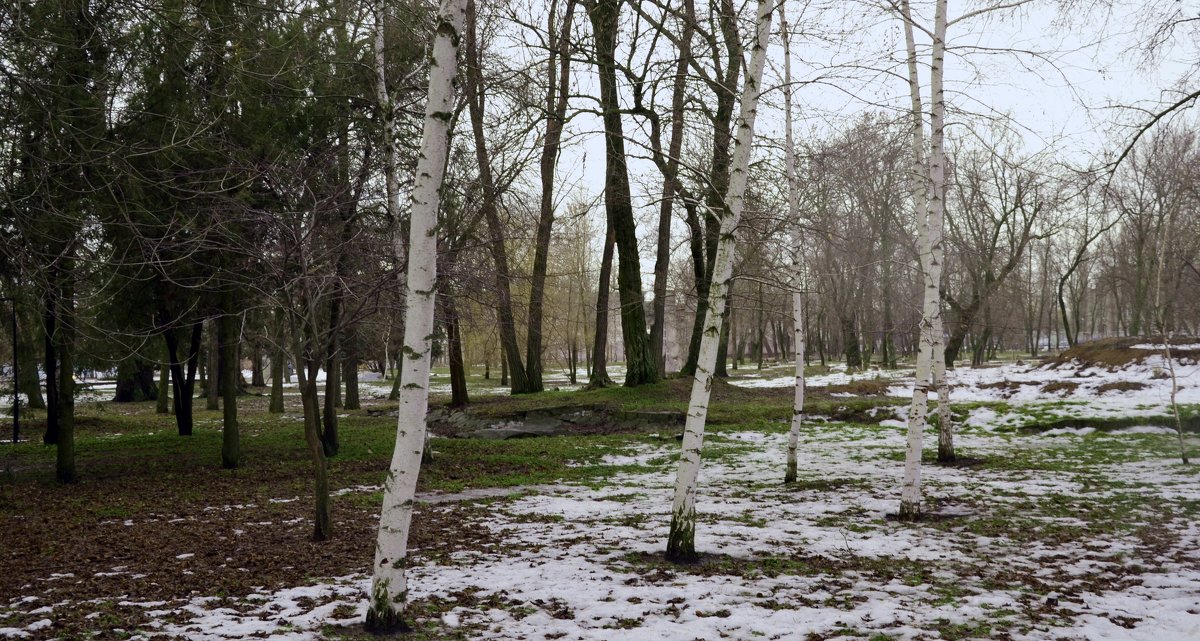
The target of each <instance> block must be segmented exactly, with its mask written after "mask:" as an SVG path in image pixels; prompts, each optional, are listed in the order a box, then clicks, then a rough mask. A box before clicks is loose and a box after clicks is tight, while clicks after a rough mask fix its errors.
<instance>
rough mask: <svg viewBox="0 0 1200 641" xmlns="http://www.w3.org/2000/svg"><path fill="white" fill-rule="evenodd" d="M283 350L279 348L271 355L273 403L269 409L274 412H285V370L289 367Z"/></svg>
mask: <svg viewBox="0 0 1200 641" xmlns="http://www.w3.org/2000/svg"><path fill="white" fill-rule="evenodd" d="M285 359H286V357H285V356H284V355H283V350H278V351H276V352H275V355H274V356H272V357H271V403H270V405H269V406H268V407H267V411H268V412H270V413H272V414H282V413H283V372H284V371H285V368H286V367H287V363H286V360H285Z"/></svg>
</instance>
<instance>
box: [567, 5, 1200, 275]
mask: <svg viewBox="0 0 1200 641" xmlns="http://www.w3.org/2000/svg"><path fill="white" fill-rule="evenodd" d="M698 4H700V3H698ZM805 4H806V3H803V2H798V1H795V0H787V4H786V9H787V11H788V14H789V15H788V17H789V21H790V22H791V23H792V24H793V30H797V29H798V28H800V27H804V28H806V29H807V30H808V31H809V33H810V34H822V33H826V34H840V35H835V36H834V37H833V38H832V39H833V40H835V42H834V43H833V44H830V43H824V42H820V41H819V40H818V38H817V37H813V36H808V35H805V34H803V33H798V34H796V35H794V36H793V41H792V42H793V45H792V46H793V76H794V78H796V79H797V80H806V79H808V80H811V79H816V78H821V77H826V76H829V75H831V74H832V75H835V76H839V78H838V79H836V80H831V81H829V82H824V83H820V84H810V85H807V86H802V87H799V88H798V90H797V93H796V96H795V100H796V105H797V107H796V113H795V114H794V116H795V117H796V119H797V135H798V137H799V139H803V138H805V137H806V136H812V135H814V134H816V133H825V132H828V131H830V130H832V129H834V128H837V127H839V126H841V125H843V124H844V123H846V122H848V121H850V120H852V119H853V118H855V117H856V116H858V115H859V114H861V113H863V112H864V111H870V110H878V109H886V108H900V109H902V108H904V107H906V106H907V101H908V88H907V85H906V83H905V82H904V81H903V78H902V76H901V75H894V74H905V73H906V72H905V69H904V67H903V56H904V52H903V46H904V41H903V32H902V30H901V24H900V23H899V21H898V20H897V19H896V18H895V17H892V16H889V15H887V14H885V12H884V11H883V10H882V9H880V8H879V7H880V4H881V3H880V2H840V3H834V5H833V6H834V7H835V8H834V9H832V10H828V11H826V12H823V13H821V14H820V16H819V19H817V14H816V12H812V11H809V12H807V13H805V15H803V16H801V13H802V12H803V7H804V5H805ZM988 4H996V3H985V2H958V1H954V0H952V1H951V2H950V10H949V15H950V18H951V19H952V20H953V19H954V18H956V17H958V16H960V15H963V14H964V13H966V12H969V11H973V10H975V9H978V8H980V7H982V6H986V5H988ZM1062 4H1064V3H1063V2H1050V1H1042V2H1030V3H1028V4H1026V5H1024V6H1022V7H1020V8H1019V9H1016V10H1009V11H1004V12H996V13H992V14H988V15H982V16H978V17H975V18H972V19H970V20H966V21H964V22H960V23H957V24H952V25H951V27H950V29H949V31H948V44H949V47H950V51H949V52H948V55H947V63H946V91H947V99H948V101H949V105H948V110H949V111H948V121H949V123H950V129H949V130H948V135H949V136H951V137H962V136H966V135H971V134H972V132H974V133H975V134H977V135H980V136H985V137H986V136H988V135H990V134H989V133H988V128H987V127H985V126H982V125H981V123H983V120H984V118H985V117H992V116H1004V117H1005V118H1004V119H1003V121H1004V122H1005V123H1006V125H1005V126H1006V127H1007V128H1008V129H1010V130H1012V131H1015V132H1018V135H1019V136H1020V140H1021V141H1022V143H1023V145H1024V147H1025V149H1024V151H1025V152H1026V153H1038V152H1047V153H1053V154H1055V156H1056V157H1059V158H1062V159H1064V160H1068V161H1070V162H1073V163H1077V164H1088V163H1089V162H1090V161H1092V160H1094V158H1095V157H1096V155H1097V154H1099V153H1100V152H1101V151H1103V150H1104V149H1105V147H1106V146H1107V147H1109V148H1111V147H1112V146H1113V145H1112V144H1111V141H1113V140H1122V141H1123V140H1125V139H1126V138H1127V137H1128V136H1129V135H1130V134H1131V130H1130V127H1129V125H1130V123H1134V122H1140V121H1141V120H1140V117H1139V116H1138V115H1137V114H1136V113H1134V112H1132V111H1130V110H1129V109H1125V108H1118V107H1115V105H1130V104H1148V103H1161V102H1164V101H1168V102H1173V101H1174V99H1173V98H1171V99H1170V100H1167V98H1169V95H1168V94H1164V90H1170V89H1172V88H1173V87H1175V86H1176V83H1177V81H1178V79H1179V78H1181V77H1182V76H1183V75H1184V74H1185V72H1187V71H1189V70H1194V68H1195V67H1196V66H1197V63H1198V61H1197V60H1196V47H1195V45H1194V42H1195V39H1194V35H1195V32H1192V33H1179V34H1176V43H1177V44H1179V43H1182V45H1181V46H1176V47H1175V48H1174V49H1167V50H1164V51H1163V52H1162V56H1163V59H1161V60H1158V61H1156V63H1155V64H1153V65H1147V64H1144V63H1145V60H1144V55H1143V54H1144V52H1143V51H1141V50H1139V49H1137V48H1136V47H1135V43H1136V42H1137V40H1136V36H1138V35H1139V32H1140V31H1142V30H1144V29H1143V25H1141V24H1139V22H1138V20H1139V18H1141V17H1144V16H1145V12H1146V9H1145V8H1144V6H1143V5H1142V3H1128V4H1127V5H1126V6H1123V7H1117V8H1111V9H1108V10H1104V11H1100V10H1096V11H1095V12H1093V13H1092V14H1087V13H1084V12H1081V11H1078V10H1076V11H1073V12H1066V13H1064V12H1061V11H1060V8H1059V7H1060V6H1061V5H1062ZM1153 4H1158V5H1160V6H1165V7H1167V8H1173V7H1183V10H1184V11H1189V12H1190V14H1198V13H1200V9H1198V8H1197V7H1200V3H1198V2H1194V1H1193V2H1186V3H1183V4H1180V3H1176V2H1173V1H1171V0H1159V2H1158V3H1147V5H1153ZM740 6H742V15H743V16H744V17H746V18H748V19H749V18H752V17H753V9H754V6H753V2H748V3H743V4H742V5H740ZM697 8H698V10H702V9H701V8H700V7H697ZM914 12H915V20H916V22H918V24H924V25H929V26H930V27H931V26H932V22H933V21H932V13H933V3H932V2H931V1H929V2H915V3H914ZM625 13H626V15H628V14H630V13H631V12H630V10H629V9H628V8H627V9H626V10H625ZM1069 23H1070V24H1069ZM772 29H773V36H772V38H773V42H772V46H771V52H770V53H771V55H770V58H771V61H770V64H769V67H768V69H767V72H766V75H767V77H766V78H765V79H764V85H765V86H767V87H771V86H775V85H777V84H778V83H779V82H780V77H781V75H782V60H783V50H782V45H781V43H780V41H779V40H778V13H777V14H776V20H775V22H774V23H773V25H772ZM581 30H582V31H590V25H588V24H587V20H586V16H585V15H582V14H577V22H576V32H577V34H578V33H580V31H581ZM749 31H750V24H749V22H748V21H747V22H746V23H744V24H743V32H744V33H749ZM643 40H644V39H643ZM917 40H918V46H919V47H921V46H922V45H923V44H924V45H926V46H927V43H928V41H929V38H928V36H926V35H925V34H923V33H921V31H920V30H918V31H917ZM628 45H629V43H628V42H621V43H620V46H621V47H627V46H628ZM642 46H645V45H644V43H643V44H642ZM659 46H662V47H666V48H667V50H665V51H664V56H671V55H673V52H672V51H671V50H670V48H671V45H670V43H669V42H667V41H661V43H660V45H659ZM747 56H748V51H747ZM846 65H853V69H851V68H850V67H848V66H846ZM922 65H923V68H922V71H921V81H922V83H927V82H928V80H929V74H928V55H927V50H926V52H925V54H924V55H923V56H922ZM572 82H573V84H575V85H576V89H577V91H578V92H579V93H583V94H592V95H596V94H597V92H598V88H597V86H596V83H595V72H594V69H588V68H581V66H580V65H576V68H574V69H573V70H572ZM664 87H665V90H667V91H669V83H664ZM922 94H923V95H924V96H925V98H926V100H928V89H927V87H923V91H922ZM764 99H765V100H766V101H767V102H765V103H764V104H762V105H761V106H760V111H759V121H758V126H757V131H756V135H757V137H758V142H760V143H761V142H765V139H766V138H773V139H776V140H778V139H781V138H782V131H783V114H782V110H781V102H782V101H781V96H780V94H779V93H778V92H774V94H773V95H771V96H765V97H764ZM661 104H669V98H666V99H661ZM573 106H586V107H592V106H594V105H573ZM625 133H626V136H627V137H634V138H639V137H640V136H639V132H638V130H637V129H636V127H635V122H634V119H633V118H631V117H626V118H625ZM568 135H569V136H571V139H572V143H571V144H570V145H569V146H568V147H566V148H565V149H564V150H563V155H562V157H561V161H560V166H559V173H560V176H561V178H562V180H563V183H564V184H573V185H575V188H574V193H573V195H571V196H568V199H571V200H583V199H592V198H595V197H597V196H599V194H600V193H602V191H603V170H604V146H603V139H602V136H601V130H600V122H599V119H598V118H596V117H594V116H591V115H580V116H578V117H576V118H575V119H574V120H573V121H572V122H571V123H570V125H569V127H568ZM665 135H666V133H665V132H664V137H665ZM663 142H664V145H665V143H666V141H665V140H664V141H663ZM627 151H628V152H630V153H635V152H638V151H639V150H638V148H637V146H636V145H627ZM630 170H631V182H632V183H633V191H634V197H635V203H634V205H635V209H636V210H637V215H638V216H639V220H641V221H642V222H643V224H642V226H641V229H640V232H641V233H640V236H641V239H642V242H641V243H640V247H641V248H642V254H643V259H642V267H643V273H644V275H645V277H646V285H647V286H648V285H649V280H650V277H651V273H650V272H651V271H652V269H653V252H654V250H653V246H654V236H655V234H656V223H654V222H653V221H655V220H656V219H657V207H656V206H654V203H653V199H654V198H657V196H658V192H659V189H660V186H661V181H662V179H661V177H660V174H659V173H658V171H657V169H656V168H655V167H654V166H653V165H652V164H651V163H649V162H648V161H639V160H635V159H631V161H630ZM647 192H648V193H647ZM596 215H597V217H599V216H601V215H602V207H598V208H597V212H596ZM594 228H597V227H594ZM598 228H599V229H603V225H602V224H600V225H599V227H598ZM683 234H684V229H683V228H682V223H680V222H679V221H678V220H677V221H676V223H675V229H674V234H673V235H674V236H676V237H677V238H682V236H683ZM599 240H600V241H602V240H603V239H599Z"/></svg>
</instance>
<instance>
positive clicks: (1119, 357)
mask: <svg viewBox="0 0 1200 641" xmlns="http://www.w3.org/2000/svg"><path fill="white" fill-rule="evenodd" d="M1170 343H1171V357H1172V358H1174V359H1176V360H1179V361H1185V362H1186V361H1193V362H1195V361H1200V339H1198V338H1195V337H1191V336H1176V337H1173V338H1172V339H1171V341H1170ZM1161 355H1162V337H1151V336H1133V337H1126V338H1104V339H1100V340H1096V341H1089V342H1087V343H1082V344H1079V345H1076V346H1075V347H1072V348H1071V349H1068V350H1065V351H1063V352H1062V353H1060V354H1059V355H1058V356H1055V357H1053V358H1051V359H1049V360H1048V361H1047V364H1049V365H1050V366H1051V367H1057V366H1059V365H1078V364H1082V365H1084V366H1092V367H1106V368H1109V369H1114V368H1120V367H1125V366H1127V365H1131V364H1133V363H1142V362H1144V361H1145V360H1146V359H1147V358H1150V357H1153V356H1161Z"/></svg>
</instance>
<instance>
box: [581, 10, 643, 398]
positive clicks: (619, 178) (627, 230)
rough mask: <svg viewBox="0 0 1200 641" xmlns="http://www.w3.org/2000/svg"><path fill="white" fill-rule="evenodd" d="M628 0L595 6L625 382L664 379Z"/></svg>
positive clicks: (606, 191)
mask: <svg viewBox="0 0 1200 641" xmlns="http://www.w3.org/2000/svg"><path fill="white" fill-rule="evenodd" d="M621 4H622V0H596V1H595V2H594V3H593V4H592V6H591V9H590V10H589V12H588V13H589V17H590V18H591V21H592V33H593V34H594V38H595V43H596V67H597V71H598V72H599V76H600V107H601V109H602V110H603V112H604V210H605V214H606V216H607V218H608V220H609V222H610V224H611V225H612V228H613V234H614V238H615V240H616V247H617V294H618V296H619V298H620V300H621V338H622V340H623V342H624V344H625V386H626V387H633V386H636V385H645V384H647V383H653V382H655V381H657V380H658V367H657V365H656V363H657V359H656V358H655V356H654V354H653V353H652V351H651V349H650V338H649V336H648V335H647V334H646V301H645V299H644V297H643V296H642V272H641V264H640V262H641V259H640V256H639V255H638V246H637V223H636V222H635V221H634V218H633V201H632V200H631V197H630V190H629V169H628V167H627V166H626V164H625V133H624V129H623V126H622V124H621V105H620V95H619V93H618V91H617V66H616V52H617V32H618V31H619V24H620V13H621Z"/></svg>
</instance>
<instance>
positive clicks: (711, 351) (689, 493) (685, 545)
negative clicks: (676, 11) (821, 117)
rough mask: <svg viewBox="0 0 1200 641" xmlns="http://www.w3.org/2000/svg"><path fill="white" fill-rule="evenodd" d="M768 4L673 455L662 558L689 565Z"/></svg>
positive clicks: (765, 2)
mask: <svg viewBox="0 0 1200 641" xmlns="http://www.w3.org/2000/svg"><path fill="white" fill-rule="evenodd" d="M773 7H774V2H772V1H771V0H759V3H758V13H757V16H758V17H757V35H756V37H755V41H754V49H753V52H752V53H751V57H750V70H749V74H748V75H747V77H746V84H745V87H743V89H742V100H741V115H740V117H739V118H738V123H737V136H736V139H735V142H734V148H733V164H732V172H731V175H730V181H729V189H728V191H727V193H726V197H725V215H724V216H723V217H722V218H721V230H720V238H719V242H718V243H717V254H716V261H715V262H714V271H713V279H712V285H711V287H710V288H709V301H708V311H707V312H706V313H705V322H704V335H703V338H702V340H701V345H700V355H699V358H698V360H697V364H696V374H695V378H694V379H693V381H692V394H691V400H690V402H689V404H688V413H687V419H686V422H685V424H684V431H683V447H682V451H681V452H680V455H679V471H678V473H677V475H676V478H675V496H674V500H673V502H672V505H671V529H670V532H669V533H668V535H667V558H668V559H670V560H673V561H680V562H691V561H694V560H695V559H696V558H697V556H696V540H695V539H696V479H697V478H698V476H699V474H700V451H701V449H702V448H703V446H704V423H705V419H706V418H707V416H708V401H709V396H710V391H711V386H712V377H713V369H714V367H715V365H716V360H717V350H718V347H719V343H720V340H721V333H722V332H721V327H722V325H723V324H724V322H723V321H724V316H725V305H726V302H727V300H726V299H727V293H728V291H729V281H730V277H731V276H732V274H733V259H734V249H735V248H734V238H733V232H734V230H735V229H736V228H737V225H738V222H739V221H740V220H741V216H742V209H743V206H744V204H745V191H746V183H747V179H748V173H749V166H750V153H751V143H752V142H753V139H754V121H755V118H756V116H757V114H758V96H759V87H760V84H761V82H762V74H763V67H764V66H765V64H766V55H767V44H768V38H769V37H770V32H771V13H772V9H773Z"/></svg>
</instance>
